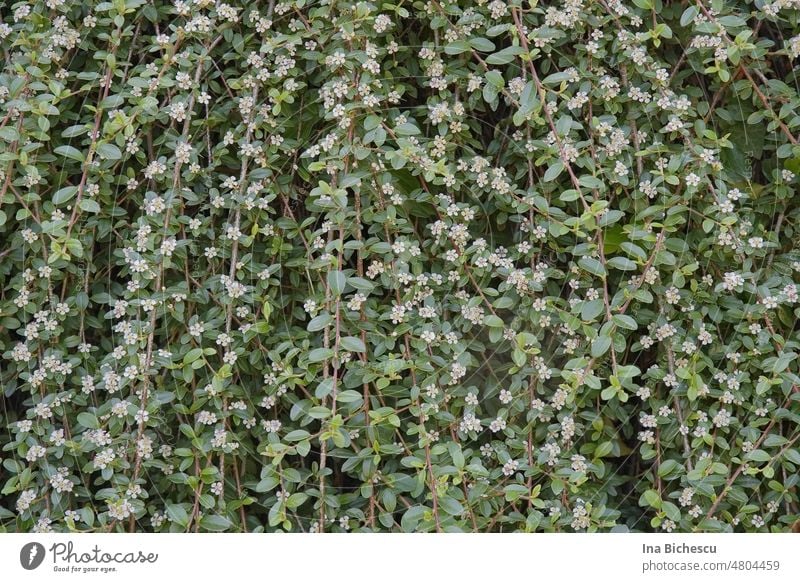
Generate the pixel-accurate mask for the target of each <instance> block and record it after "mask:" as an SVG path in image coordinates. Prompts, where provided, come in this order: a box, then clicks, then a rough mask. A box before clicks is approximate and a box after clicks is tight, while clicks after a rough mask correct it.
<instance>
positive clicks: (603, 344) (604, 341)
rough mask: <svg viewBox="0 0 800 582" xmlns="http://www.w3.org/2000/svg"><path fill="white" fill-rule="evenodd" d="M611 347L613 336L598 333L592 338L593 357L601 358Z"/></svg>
mask: <svg viewBox="0 0 800 582" xmlns="http://www.w3.org/2000/svg"><path fill="white" fill-rule="evenodd" d="M610 347H611V338H610V337H608V336H606V335H598V336H597V337H596V338H594V340H592V352H591V353H592V357H593V358H599V357H600V356H602V355H603V354H605V353H606V352H607V351H608V348H610Z"/></svg>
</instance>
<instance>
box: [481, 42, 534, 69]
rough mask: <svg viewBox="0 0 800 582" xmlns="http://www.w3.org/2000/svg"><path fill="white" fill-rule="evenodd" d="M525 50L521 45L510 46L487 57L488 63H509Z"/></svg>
mask: <svg viewBox="0 0 800 582" xmlns="http://www.w3.org/2000/svg"><path fill="white" fill-rule="evenodd" d="M524 52H525V51H524V50H523V49H522V47H520V46H510V47H508V48H504V49H503V50H501V51H500V52H496V53H494V54H491V55H489V56H488V57H486V63H487V64H489V65H507V64H508V63H510V62H511V61H513V60H514V59H515V58H516V57H517V56H519V55H521V54H523V53H524Z"/></svg>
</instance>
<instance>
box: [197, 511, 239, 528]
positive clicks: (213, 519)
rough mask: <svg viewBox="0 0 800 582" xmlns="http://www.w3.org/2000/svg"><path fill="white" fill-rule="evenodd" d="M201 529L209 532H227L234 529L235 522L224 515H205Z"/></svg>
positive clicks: (201, 521) (201, 522)
mask: <svg viewBox="0 0 800 582" xmlns="http://www.w3.org/2000/svg"><path fill="white" fill-rule="evenodd" d="M200 527H201V528H202V529H204V530H207V531H226V530H229V529H230V528H231V527H233V522H232V521H231V520H230V519H228V518H227V517H223V516H222V515H204V516H203V517H202V519H201V520H200Z"/></svg>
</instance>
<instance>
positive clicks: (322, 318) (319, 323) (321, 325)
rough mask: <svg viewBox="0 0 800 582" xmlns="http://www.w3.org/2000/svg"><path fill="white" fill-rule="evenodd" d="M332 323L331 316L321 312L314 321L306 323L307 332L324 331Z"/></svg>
mask: <svg viewBox="0 0 800 582" xmlns="http://www.w3.org/2000/svg"><path fill="white" fill-rule="evenodd" d="M332 321H333V316H332V315H331V314H330V313H328V312H327V311H323V312H322V313H320V314H319V315H317V316H316V317H315V318H314V319H312V320H311V321H309V322H308V327H307V328H306V329H308V331H319V330H321V329H325V328H326V327H328V325H329V324H330V323H331V322H332Z"/></svg>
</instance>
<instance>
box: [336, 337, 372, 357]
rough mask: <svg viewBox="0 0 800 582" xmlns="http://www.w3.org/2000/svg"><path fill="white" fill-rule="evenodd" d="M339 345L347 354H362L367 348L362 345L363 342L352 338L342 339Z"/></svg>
mask: <svg viewBox="0 0 800 582" xmlns="http://www.w3.org/2000/svg"><path fill="white" fill-rule="evenodd" d="M340 345H341V347H342V348H343V349H345V350H347V351H348V352H359V353H364V352H366V351H367V346H365V345H364V342H363V341H361V339H359V338H357V337H353V336H346V337H343V338H342V339H341V341H340Z"/></svg>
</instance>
